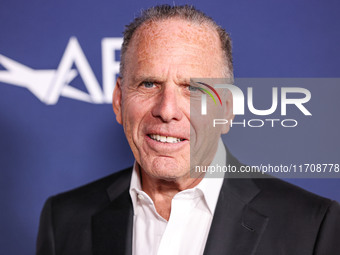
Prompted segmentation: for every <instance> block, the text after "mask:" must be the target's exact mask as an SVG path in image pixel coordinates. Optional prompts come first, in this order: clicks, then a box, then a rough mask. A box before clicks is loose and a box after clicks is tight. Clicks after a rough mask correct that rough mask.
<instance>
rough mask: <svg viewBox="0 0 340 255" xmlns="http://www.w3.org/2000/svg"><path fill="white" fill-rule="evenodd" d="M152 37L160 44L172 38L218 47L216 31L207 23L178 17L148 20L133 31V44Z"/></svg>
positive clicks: (164, 43)
mask: <svg viewBox="0 0 340 255" xmlns="http://www.w3.org/2000/svg"><path fill="white" fill-rule="evenodd" d="M150 38H153V39H154V40H157V41H158V42H159V43H160V44H163V45H166V44H167V42H172V41H174V40H176V41H178V40H180V41H182V42H183V43H185V42H186V43H195V42H196V43H199V44H201V45H202V46H209V47H208V48H210V47H220V41H219V38H218V34H217V32H216V31H215V30H214V29H213V28H212V27H211V25H209V24H207V23H202V24H198V23H195V22H191V21H186V20H182V19H179V18H172V19H165V20H159V21H148V22H146V23H145V24H143V25H142V26H141V27H140V28H138V29H137V31H136V32H135V34H134V36H133V38H132V41H133V43H134V44H135V45H139V44H141V43H143V42H144V41H145V40H149V39H150Z"/></svg>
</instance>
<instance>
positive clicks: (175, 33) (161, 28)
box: [125, 19, 223, 78]
mask: <svg viewBox="0 0 340 255" xmlns="http://www.w3.org/2000/svg"><path fill="white" fill-rule="evenodd" d="M125 62H126V67H127V69H130V72H131V71H132V72H134V73H135V72H136V71H141V70H140V68H141V67H145V65H147V67H148V69H147V70H151V68H152V67H157V65H158V68H161V66H160V65H163V66H164V68H165V67H166V66H171V65H176V66H177V67H178V68H182V71H184V70H186V69H190V68H191V69H193V68H196V69H197V68H198V67H200V68H201V69H207V67H208V66H209V67H210V69H212V68H215V69H216V68H219V69H221V68H222V66H223V53H222V49H221V43H220V40H219V37H218V34H217V32H216V31H215V30H213V29H212V28H211V27H210V26H209V25H208V24H196V23H193V22H188V21H185V20H181V19H169V20H162V21H149V22H147V23H145V24H143V25H142V26H141V27H140V28H138V30H137V31H136V32H135V34H134V35H133V38H132V40H131V42H130V45H129V48H128V50H127V53H126V58H125ZM136 68H137V69H136ZM183 68H184V69H183ZM142 71H143V72H145V71H146V70H145V68H143V70H142ZM130 74H131V73H130ZM189 78H190V77H189Z"/></svg>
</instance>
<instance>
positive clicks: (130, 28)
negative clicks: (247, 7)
mask: <svg viewBox="0 0 340 255" xmlns="http://www.w3.org/2000/svg"><path fill="white" fill-rule="evenodd" d="M171 18H179V19H183V20H186V21H189V22H192V23H196V24H207V25H209V26H210V27H211V28H212V29H214V30H216V32H217V33H218V36H219V38H220V41H221V45H222V51H223V54H224V59H225V61H226V67H227V70H228V71H227V72H225V75H229V77H230V78H231V79H233V58H232V53H231V39H230V36H229V34H228V33H227V32H226V31H225V30H224V29H223V28H222V27H221V26H219V25H217V24H216V22H215V21H214V20H213V19H212V18H210V17H209V16H207V15H206V14H205V13H203V12H201V11H199V10H197V9H196V8H195V7H193V6H189V5H182V6H170V5H158V6H155V7H151V8H149V9H147V10H143V11H142V12H141V15H140V16H139V17H137V18H135V19H134V20H133V21H132V22H131V23H130V24H129V25H127V26H126V27H125V30H124V33H123V34H124V40H123V45H122V49H121V58H120V76H121V77H122V75H123V73H124V67H125V54H126V51H127V49H128V46H129V44H130V41H131V39H132V37H133V35H134V33H135V32H136V30H137V29H138V28H139V27H141V26H142V25H143V24H144V23H146V22H148V21H161V20H166V19H171Z"/></svg>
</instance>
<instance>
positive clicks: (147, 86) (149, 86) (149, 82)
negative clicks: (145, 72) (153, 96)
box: [142, 81, 155, 89]
mask: <svg viewBox="0 0 340 255" xmlns="http://www.w3.org/2000/svg"><path fill="white" fill-rule="evenodd" d="M142 86H144V87H145V88H148V89H151V88H153V87H154V86H155V84H154V83H153V82H151V81H144V82H143V83H142Z"/></svg>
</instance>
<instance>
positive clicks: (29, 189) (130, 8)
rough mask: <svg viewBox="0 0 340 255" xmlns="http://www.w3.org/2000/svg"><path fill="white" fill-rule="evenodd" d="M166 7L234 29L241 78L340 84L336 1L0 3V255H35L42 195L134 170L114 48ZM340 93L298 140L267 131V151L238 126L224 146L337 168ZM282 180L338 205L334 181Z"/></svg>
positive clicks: (335, 89)
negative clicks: (113, 96) (115, 97)
mask: <svg viewBox="0 0 340 255" xmlns="http://www.w3.org/2000/svg"><path fill="white" fill-rule="evenodd" d="M173 2H175V3H176V4H184V3H189V4H194V5H195V6H196V7H197V8H198V9H201V10H203V11H204V12H206V13H207V14H208V15H210V16H212V17H213V18H214V19H215V20H216V21H217V22H218V23H219V24H221V25H222V26H223V27H225V28H226V30H227V31H229V32H230V34H231V37H232V39H233V49H234V50H233V52H234V66H235V76H236V77H258V78H263V77H280V78H284V77H286V78H287V77H295V78H296V77H304V78H305V77H312V78H315V77H340V69H339V59H340V50H339V45H340V30H339V27H340V18H339V14H338V11H339V10H340V2H339V1H336V0H334V1H333V0H326V1H316V0H300V1H295V0H284V1H283V0H282V1H281V0H276V1H272V0H259V1H252V0H245V1H233V0H231V1H222V0H221V1H145V2H144V3H142V2H141V1H137V0H125V1H109V0H105V1H104V0H103V1H93V0H87V1H75V0H67V1H66V0H59V1H46V0H44V1H43V0H31V1H24V0H21V1H19V0H2V1H1V2H0V31H1V32H0V33H1V36H0V188H1V190H0V204H1V205H0V208H1V210H0V214H1V218H0V231H1V232H0V254H33V253H34V250H35V239H36V235H37V228H38V221H39V215H40V211H41V209H42V206H43V203H44V201H45V200H46V198H47V197H48V196H50V195H53V194H57V193H60V192H63V191H65V190H68V189H71V188H74V187H77V186H79V185H82V184H85V183H87V182H90V181H92V180H95V179H98V178H100V177H102V176H105V175H108V174H110V173H113V172H116V171H118V170H120V169H122V168H124V167H127V166H130V165H131V164H132V162H133V157H132V154H131V152H130V149H129V146H128V144H127V142H126V140H125V136H124V134H123V131H122V128H121V126H119V125H118V124H117V123H116V122H115V118H114V114H113V111H112V108H111V105H110V104H109V103H108V102H109V98H110V89H112V86H111V85H110V84H111V83H112V82H113V80H114V78H115V75H116V73H117V63H118V62H119V47H117V44H118V45H119V42H120V39H119V38H120V37H121V33H122V30H123V28H124V25H125V24H127V23H129V22H130V21H131V20H132V19H133V17H135V16H136V15H137V14H138V13H139V10H140V9H141V8H147V7H149V6H152V5H155V4H159V3H169V4H173ZM105 38H107V39H105ZM110 86H111V87H110ZM320 86H322V84H321V85H320ZM314 89H315V88H314ZM315 93H316V94H317V93H318V92H317V90H316V92H315ZM312 94H313V92H312ZM339 94H340V87H339V86H337V85H333V86H332V87H331V88H328V87H327V86H325V89H324V90H322V98H323V99H324V102H331V103H330V104H329V105H328V106H327V107H325V106H324V105H321V102H320V103H319V102H318V101H317V100H314V106H313V110H314V112H313V113H316V115H317V116H320V118H321V119H310V120H309V121H307V122H305V123H304V124H303V126H302V127H301V128H300V129H296V130H295V131H296V132H295V131H289V134H287V133H283V132H284V130H282V129H276V130H274V131H273V130H269V131H268V132H269V133H268V137H270V140H271V141H272V143H265V142H264V141H266V132H263V131H264V130H262V131H261V132H262V133H261V135H259V134H257V133H256V132H257V131H254V130H250V131H249V130H248V129H247V132H245V131H244V130H242V129H237V130H235V132H234V134H233V135H232V134H230V136H228V137H226V140H227V143H228V146H229V147H230V149H231V151H232V152H233V153H234V154H235V155H236V156H237V157H239V158H240V159H241V160H242V161H244V162H246V163H249V162H250V163H252V162H259V161H261V160H262V157H263V155H265V157H266V162H270V160H271V159H273V162H278V161H279V159H281V158H285V159H286V158H288V159H290V158H294V160H297V159H299V157H302V158H303V159H306V160H309V159H316V160H315V161H314V162H318V155H320V159H322V161H323V162H321V163H339V156H338V155H339V151H340V150H339V148H340V145H339V142H340V139H339V132H338V128H337V127H338V126H339V124H340V123H339V120H338V117H339V110H340V109H339V103H335V102H337V101H338V99H337V96H338V95H339ZM313 95H314V94H313ZM260 98H261V97H260ZM314 98H318V97H312V99H314ZM91 100H92V101H94V102H96V103H95V104H94V103H89V102H88V101H91ZM259 100H260V101H261V99H259ZM318 104H320V105H319V106H320V107H318ZM321 120H322V121H321ZM265 130H267V129H265ZM248 131H249V132H248ZM241 138H242V139H241ZM268 139H269V138H268ZM266 142H267V141H266ZM308 155H310V156H308ZM286 161H287V160H286ZM328 161H330V162H328ZM293 163H294V162H293ZM300 163H301V162H300ZM306 163H308V162H306ZM288 181H290V182H293V183H295V184H297V185H299V186H301V187H304V188H305V189H307V190H310V191H312V192H315V193H317V194H319V195H322V196H326V197H329V198H332V199H335V200H338V201H340V179H290V180H288Z"/></svg>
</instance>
